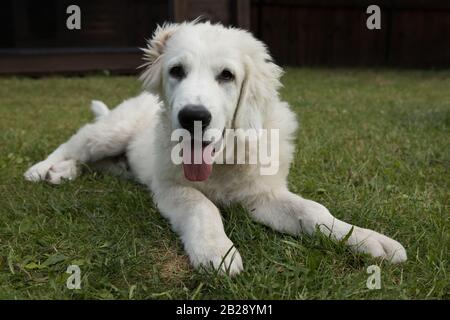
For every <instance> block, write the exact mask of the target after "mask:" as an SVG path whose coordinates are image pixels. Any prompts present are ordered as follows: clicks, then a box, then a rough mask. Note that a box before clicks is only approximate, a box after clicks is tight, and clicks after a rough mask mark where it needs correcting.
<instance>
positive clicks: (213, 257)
mask: <svg viewBox="0 0 450 320" xmlns="http://www.w3.org/2000/svg"><path fill="white" fill-rule="evenodd" d="M187 249H188V248H187ZM187 251H188V254H189V259H190V260H191V263H192V265H193V266H194V267H195V268H201V267H206V268H211V267H212V268H214V269H215V270H219V271H220V272H223V273H226V274H229V275H236V274H238V273H240V272H241V271H242V270H243V265H242V258H241V255H240V254H239V252H238V251H237V250H236V248H235V247H234V245H233V243H232V242H231V240H229V239H226V240H223V241H213V242H210V243H202V244H197V245H196V246H195V247H194V248H191V249H190V250H189V249H188V250H187Z"/></svg>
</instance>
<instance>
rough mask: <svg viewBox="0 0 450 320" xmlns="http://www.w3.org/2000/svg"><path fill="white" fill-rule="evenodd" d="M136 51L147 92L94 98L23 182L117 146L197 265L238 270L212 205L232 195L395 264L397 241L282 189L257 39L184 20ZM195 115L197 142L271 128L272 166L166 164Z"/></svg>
mask: <svg viewBox="0 0 450 320" xmlns="http://www.w3.org/2000/svg"><path fill="white" fill-rule="evenodd" d="M144 51H145V59H146V65H145V67H146V69H145V71H144V73H143V74H142V76H141V78H142V80H143V82H144V86H145V88H146V89H147V90H148V91H149V92H152V93H153V94H155V95H153V94H150V93H142V94H141V95H139V96H138V97H135V98H132V99H129V100H126V101H124V102H123V103H122V104H120V105H119V106H118V107H117V108H115V109H114V110H112V111H109V109H108V108H107V107H106V106H105V105H104V104H103V103H101V102H99V101H93V103H92V110H93V111H94V114H95V115H96V121H95V122H94V123H92V124H87V125H85V126H84V127H83V128H81V129H80V130H79V131H78V133H76V134H75V135H74V136H72V137H71V138H70V139H69V140H68V141H67V142H66V143H64V144H62V145H61V146H59V147H58V148H57V149H56V150H55V151H54V152H53V153H52V154H50V155H49V156H48V158H47V159H46V160H44V161H42V162H40V163H38V164H36V165H34V166H32V167H31V168H30V169H29V170H28V171H27V172H26V173H25V178H26V179H27V180H30V181H42V180H45V181H48V182H50V183H54V184H58V183H60V182H61V181H62V180H63V179H68V180H72V179H74V178H76V177H77V175H78V174H79V169H77V162H81V163H88V164H92V163H99V162H100V163H102V161H105V159H108V158H111V157H116V156H118V155H123V154H125V155H126V158H127V160H128V163H129V166H130V169H131V172H132V174H133V176H134V177H135V178H136V179H137V180H138V181H139V182H141V183H143V184H145V185H147V186H148V187H149V188H150V190H151V191H152V193H153V199H154V201H155V202H156V203H157V206H158V208H159V210H160V212H161V214H162V215H163V216H164V217H165V218H167V219H168V220H169V221H170V223H171V225H172V228H173V230H174V231H175V232H177V233H178V234H179V236H180V237H181V239H182V242H183V244H184V248H185V250H186V252H187V254H188V255H189V258H190V261H191V262H192V264H193V265H194V266H195V267H199V266H213V267H214V268H216V269H219V270H223V271H227V272H229V273H230V274H236V273H239V272H240V271H241V270H242V269H243V265H242V260H241V256H240V255H239V253H238V251H237V250H236V248H235V247H234V245H233V242H232V241H231V240H230V239H229V238H228V237H227V235H226V234H225V231H224V228H223V224H222V219H221V215H220V212H219V210H218V209H217V207H216V205H215V204H225V205H227V204H230V203H241V204H242V205H243V206H244V207H245V208H246V209H247V210H248V213H249V214H250V215H251V217H252V218H253V219H254V220H256V221H258V222H261V223H263V224H265V225H267V226H270V227H271V228H273V229H275V230H278V231H280V232H286V233H289V234H292V235H299V234H301V233H306V234H313V233H315V232H322V233H324V234H325V235H327V236H330V237H331V238H333V239H336V240H339V239H344V240H345V241H346V243H347V244H348V245H349V246H350V247H351V248H352V249H354V250H355V251H358V252H364V253H368V254H370V255H371V256H374V257H381V258H384V259H387V260H389V261H391V262H394V263H398V262H402V261H405V260H406V251H405V249H404V248H403V246H402V245H401V244H400V243H398V242H397V241H395V240H393V239H390V238H388V237H386V236H384V235H382V234H380V233H377V232H375V231H372V230H368V229H363V228H360V227H356V226H352V225H351V224H348V223H345V222H343V221H341V220H338V219H336V218H334V217H333V216H332V215H331V214H330V212H329V211H328V210H327V209H326V208H325V207H324V206H322V205H321V204H319V203H317V202H314V201H311V200H307V199H304V198H302V197H300V196H298V195H296V194H293V193H291V192H290V191H289V190H288V188H287V175H288V171H289V166H290V163H291V162H292V158H293V154H294V144H293V139H294V133H295V130H296V127H297V122H296V119H295V115H294V114H293V112H292V111H291V110H290V109H289V106H288V104H287V103H285V102H282V101H280V98H279V95H278V89H279V87H280V82H279V78H280V76H281V73H282V71H281V69H280V68H279V67H278V66H277V65H275V64H274V63H273V62H272V59H271V57H270V55H269V53H268V51H267V49H266V47H265V46H264V44H263V43H261V42H260V41H258V40H256V39H255V38H254V37H253V36H252V35H251V34H250V33H248V32H246V31H243V30H239V29H235V28H225V27H223V26H222V25H219V24H216V25H212V24H210V23H209V22H205V23H196V22H190V23H181V24H165V25H163V26H162V27H158V28H157V30H156V31H155V33H154V35H153V38H152V39H151V40H150V41H149V44H148V48H146V49H144ZM158 97H159V98H158ZM159 99H161V102H160V100H159ZM194 121H201V125H202V128H203V131H202V132H204V133H203V136H202V138H201V140H202V143H201V144H200V145H201V147H202V148H203V149H204V148H206V147H207V145H208V144H209V143H211V141H212V140H214V139H213V137H211V136H208V130H207V129H208V128H213V129H217V130H219V132H223V131H224V130H225V129H230V128H235V129H237V128H240V129H279V170H278V172H277V173H276V174H275V175H261V173H260V170H259V169H260V168H259V167H260V165H258V164H256V165H255V164H234V165H230V164H217V163H213V164H209V163H206V161H204V160H202V161H201V163H200V164H189V163H183V164H182V165H179V164H178V165H177V164H174V163H173V161H171V152H172V150H173V148H174V145H175V144H176V143H177V142H176V141H171V133H172V132H173V130H175V129H178V128H185V129H187V130H188V131H192V130H193V127H194ZM238 139H239V137H238ZM244 139H245V137H244ZM224 140H226V141H228V140H227V139H224ZM226 145H227V142H225V147H226ZM221 152H223V151H221ZM219 154H220V152H217V153H216V154H214V155H213V157H217V156H218V155H219Z"/></svg>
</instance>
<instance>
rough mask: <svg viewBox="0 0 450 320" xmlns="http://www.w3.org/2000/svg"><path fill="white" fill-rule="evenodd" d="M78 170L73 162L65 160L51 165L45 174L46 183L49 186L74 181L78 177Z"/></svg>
mask: <svg viewBox="0 0 450 320" xmlns="http://www.w3.org/2000/svg"><path fill="white" fill-rule="evenodd" d="M79 173H80V169H79V168H78V166H77V163H76V161H75V160H72V159H70V160H66V161H61V162H58V163H57V164H55V165H53V166H52V167H51V168H50V170H49V171H48V172H47V176H46V179H45V180H46V181H48V182H50V183H51V184H60V183H61V182H63V181H64V180H69V181H70V180H74V179H75V178H76V177H78V175H79Z"/></svg>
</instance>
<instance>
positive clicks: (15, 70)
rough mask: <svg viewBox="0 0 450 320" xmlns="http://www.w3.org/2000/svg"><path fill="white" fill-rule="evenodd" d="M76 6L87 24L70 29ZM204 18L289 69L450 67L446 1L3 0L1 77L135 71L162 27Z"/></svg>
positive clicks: (449, 13) (0, 9) (449, 7)
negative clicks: (374, 11) (377, 18)
mask: <svg viewBox="0 0 450 320" xmlns="http://www.w3.org/2000/svg"><path fill="white" fill-rule="evenodd" d="M70 4H77V5H79V6H80V8H81V14H82V28H81V30H68V29H67V28H66V18H67V13H66V8H67V7H68V6H69V5H70ZM369 4H378V5H379V6H380V7H381V30H368V29H367V28H366V19H367V17H368V14H367V13H366V8H367V6H368V5H369ZM199 15H203V16H204V17H205V18H206V19H210V20H212V21H221V22H223V23H224V24H226V25H235V26H239V27H242V28H247V29H250V30H251V31H252V32H253V33H254V34H255V35H256V36H257V37H258V38H260V39H262V40H263V41H264V42H266V43H267V45H268V47H269V48H270V51H271V52H272V54H273V56H274V58H275V60H276V61H277V62H278V63H279V64H282V65H296V66H305V65H306V66H357V67H359V66H367V67H377V66H390V67H411V68H449V67H450V1H449V0H428V1H425V0H375V1H369V0H367V1H366V0H333V1H326V0H278V1H275V0H167V1H165V0H152V1H150V0H129V1H123V0H39V1H35V0H2V1H1V2H0V74H48V73H59V72H65V73H67V72H76V73H85V72H90V71H98V70H110V71H112V72H127V73H135V72H137V71H136V67H137V66H139V65H140V64H141V53H140V52H139V50H138V47H142V46H144V45H145V39H146V38H148V37H149V36H150V35H151V34H152V31H153V30H154V28H155V27H156V24H158V23H162V22H164V21H183V20H191V19H194V18H196V17H197V16H199Z"/></svg>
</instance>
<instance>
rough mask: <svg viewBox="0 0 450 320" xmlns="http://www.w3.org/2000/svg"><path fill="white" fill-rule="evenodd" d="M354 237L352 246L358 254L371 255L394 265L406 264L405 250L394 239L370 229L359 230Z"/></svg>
mask: <svg viewBox="0 0 450 320" xmlns="http://www.w3.org/2000/svg"><path fill="white" fill-rule="evenodd" d="M354 232H355V234H354V235H352V238H353V236H354V237H355V238H354V239H356V241H355V243H354V244H353V245H352V248H354V249H355V250H356V251H358V252H364V253H368V254H370V255H371V256H372V257H377V258H383V259H386V260H388V261H390V262H392V263H401V262H405V261H406V259H407V256H406V250H405V248H404V247H403V246H402V245H401V244H400V243H399V242H397V241H395V240H394V239H391V238H389V237H387V236H385V235H382V234H381V233H378V232H375V231H372V230H369V229H357V230H355V231H354Z"/></svg>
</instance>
